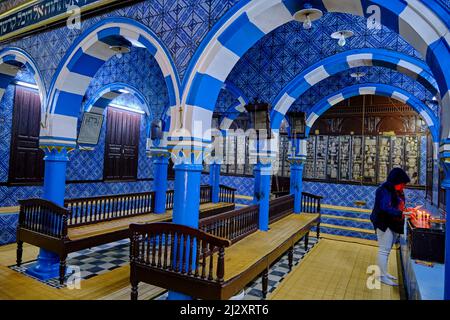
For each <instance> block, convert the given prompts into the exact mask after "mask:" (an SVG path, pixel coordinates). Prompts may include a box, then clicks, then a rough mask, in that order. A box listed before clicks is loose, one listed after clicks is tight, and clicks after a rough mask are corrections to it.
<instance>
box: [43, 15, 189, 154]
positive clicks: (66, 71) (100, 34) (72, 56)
mask: <svg viewBox="0 0 450 320" xmlns="http://www.w3.org/2000/svg"><path fill="white" fill-rule="evenodd" d="M122 44H127V45H132V46H134V47H138V48H145V49H146V50H148V51H149V52H150V54H152V55H153V57H154V58H155V60H156V62H157V63H158V65H159V67H160V68H161V71H162V74H163V76H164V79H165V82H166V85H167V91H168V95H169V104H170V105H172V106H175V105H179V102H180V97H179V87H180V82H179V77H178V72H177V70H176V67H175V64H174V63H173V60H172V58H171V56H170V54H169V51H168V50H167V49H166V48H165V46H164V44H163V43H162V42H161V41H160V40H159V39H158V38H157V36H156V35H155V34H154V33H153V32H152V31H151V30H150V29H149V28H148V27H146V26H145V25H143V24H141V23H139V22H137V21H135V20H133V19H129V18H122V17H114V18H108V19H104V20H102V21H101V22H99V23H97V24H95V25H93V26H92V27H90V28H89V29H87V30H86V31H85V32H83V34H82V35H81V36H79V37H78V39H77V40H76V41H75V42H74V43H73V44H72V46H71V47H70V48H69V50H68V51H67V52H66V55H65V56H64V58H63V59H62V60H61V62H60V64H59V66H58V69H57V70H56V72H55V76H54V77H53V80H52V83H51V86H50V90H49V94H48V104H47V110H46V113H47V119H46V120H47V121H46V122H45V128H43V129H42V130H41V137H40V144H41V146H63V147H68V148H73V147H75V145H76V131H77V130H76V129H77V126H76V125H77V121H78V114H79V111H80V106H81V103H82V99H83V96H84V94H85V92H86V90H87V88H88V86H89V84H90V82H91V80H92V78H93V77H94V75H95V74H96V72H97V71H98V70H99V68H100V67H101V66H102V65H103V64H104V63H105V62H106V61H108V60H109V59H110V58H111V57H112V56H114V55H115V54H116V53H117V52H115V51H114V50H112V49H111V46H114V45H122Z"/></svg>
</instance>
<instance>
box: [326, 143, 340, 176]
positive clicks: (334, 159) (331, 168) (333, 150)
mask: <svg viewBox="0 0 450 320" xmlns="http://www.w3.org/2000/svg"><path fill="white" fill-rule="evenodd" d="M326 170H327V179H328V180H337V179H338V172H339V136H330V137H329V138H328V152H327V165H326Z"/></svg>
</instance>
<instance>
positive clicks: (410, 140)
mask: <svg viewBox="0 0 450 320" xmlns="http://www.w3.org/2000/svg"><path fill="white" fill-rule="evenodd" d="M404 141H405V147H404V150H405V165H404V169H405V171H406V173H407V174H408V176H409V177H410V179H411V184H418V183H419V170H418V169H419V168H420V157H419V155H420V151H419V150H420V144H419V139H418V137H416V136H406V137H405V140H404Z"/></svg>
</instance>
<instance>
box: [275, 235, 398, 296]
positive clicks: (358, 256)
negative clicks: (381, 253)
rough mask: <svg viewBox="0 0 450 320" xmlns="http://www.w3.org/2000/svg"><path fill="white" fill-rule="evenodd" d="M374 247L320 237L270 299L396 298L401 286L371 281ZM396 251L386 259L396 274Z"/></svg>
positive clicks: (375, 248) (374, 258)
mask: <svg viewBox="0 0 450 320" xmlns="http://www.w3.org/2000/svg"><path fill="white" fill-rule="evenodd" d="M377 250H378V248H377V247H376V246H373V245H365V244H361V243H354V242H345V241H337V240H330V239H321V240H320V241H319V243H318V244H317V246H316V247H315V248H314V250H312V251H310V252H309V253H308V255H306V257H305V258H304V259H303V261H302V263H301V264H300V265H298V266H297V267H295V268H294V269H293V270H292V272H291V273H289V275H287V276H286V279H285V280H284V281H283V282H281V283H280V285H279V286H278V287H277V288H276V289H275V291H274V292H273V293H272V294H270V295H269V297H268V298H269V299H274V300H311V299H312V300H323V299H327V300H328V299H329V300H331V299H334V300H342V299H344V300H363V299H364V300H366V299H376V300H399V299H400V298H401V296H403V294H402V292H401V291H400V290H402V286H400V287H391V286H387V285H384V284H380V286H379V287H377V286H375V287H374V288H372V289H370V288H369V287H368V285H367V283H370V284H373V283H374V282H372V281H371V280H370V279H369V280H368V278H369V276H370V274H368V273H367V271H368V267H369V266H371V265H374V264H375V263H376V258H377ZM397 270H398V269H397V252H396V250H393V251H392V252H391V255H390V259H389V272H390V273H391V274H393V275H395V276H397V277H398V271H397Z"/></svg>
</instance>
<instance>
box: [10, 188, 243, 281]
mask: <svg viewBox="0 0 450 320" xmlns="http://www.w3.org/2000/svg"><path fill="white" fill-rule="evenodd" d="M219 195H220V201H224V202H221V203H218V204H213V203H211V187H210V186H201V197H200V203H201V204H202V210H201V211H200V218H204V217H210V216H213V215H216V214H220V213H222V212H227V211H231V210H234V208H235V204H234V203H231V202H227V201H231V200H234V189H233V188H229V187H226V186H221V188H220V191H219ZM19 203H20V212H19V222H18V226H17V240H16V241H17V265H19V266H20V265H21V263H22V251H23V249H22V247H23V242H27V243H30V244H32V245H35V246H38V247H40V248H43V249H46V250H48V251H52V252H54V253H56V254H58V255H59V257H60V279H59V280H60V282H61V284H63V282H64V275H65V270H66V258H67V255H68V254H69V253H71V252H75V251H79V250H82V249H87V248H90V247H94V246H98V245H102V244H105V243H109V242H114V241H118V240H121V239H125V238H129V237H130V229H129V226H130V224H132V223H149V222H159V221H166V222H169V221H171V219H172V212H171V211H167V212H166V213H164V214H155V213H153V209H154V192H146V193H134V194H125V195H112V196H99V197H90V198H80V199H69V200H66V201H65V203H64V207H60V206H58V205H56V204H54V203H53V202H50V201H47V200H44V199H28V200H21V201H19ZM172 208H173V190H169V191H168V192H167V202H166V209H167V210H171V209H172Z"/></svg>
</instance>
